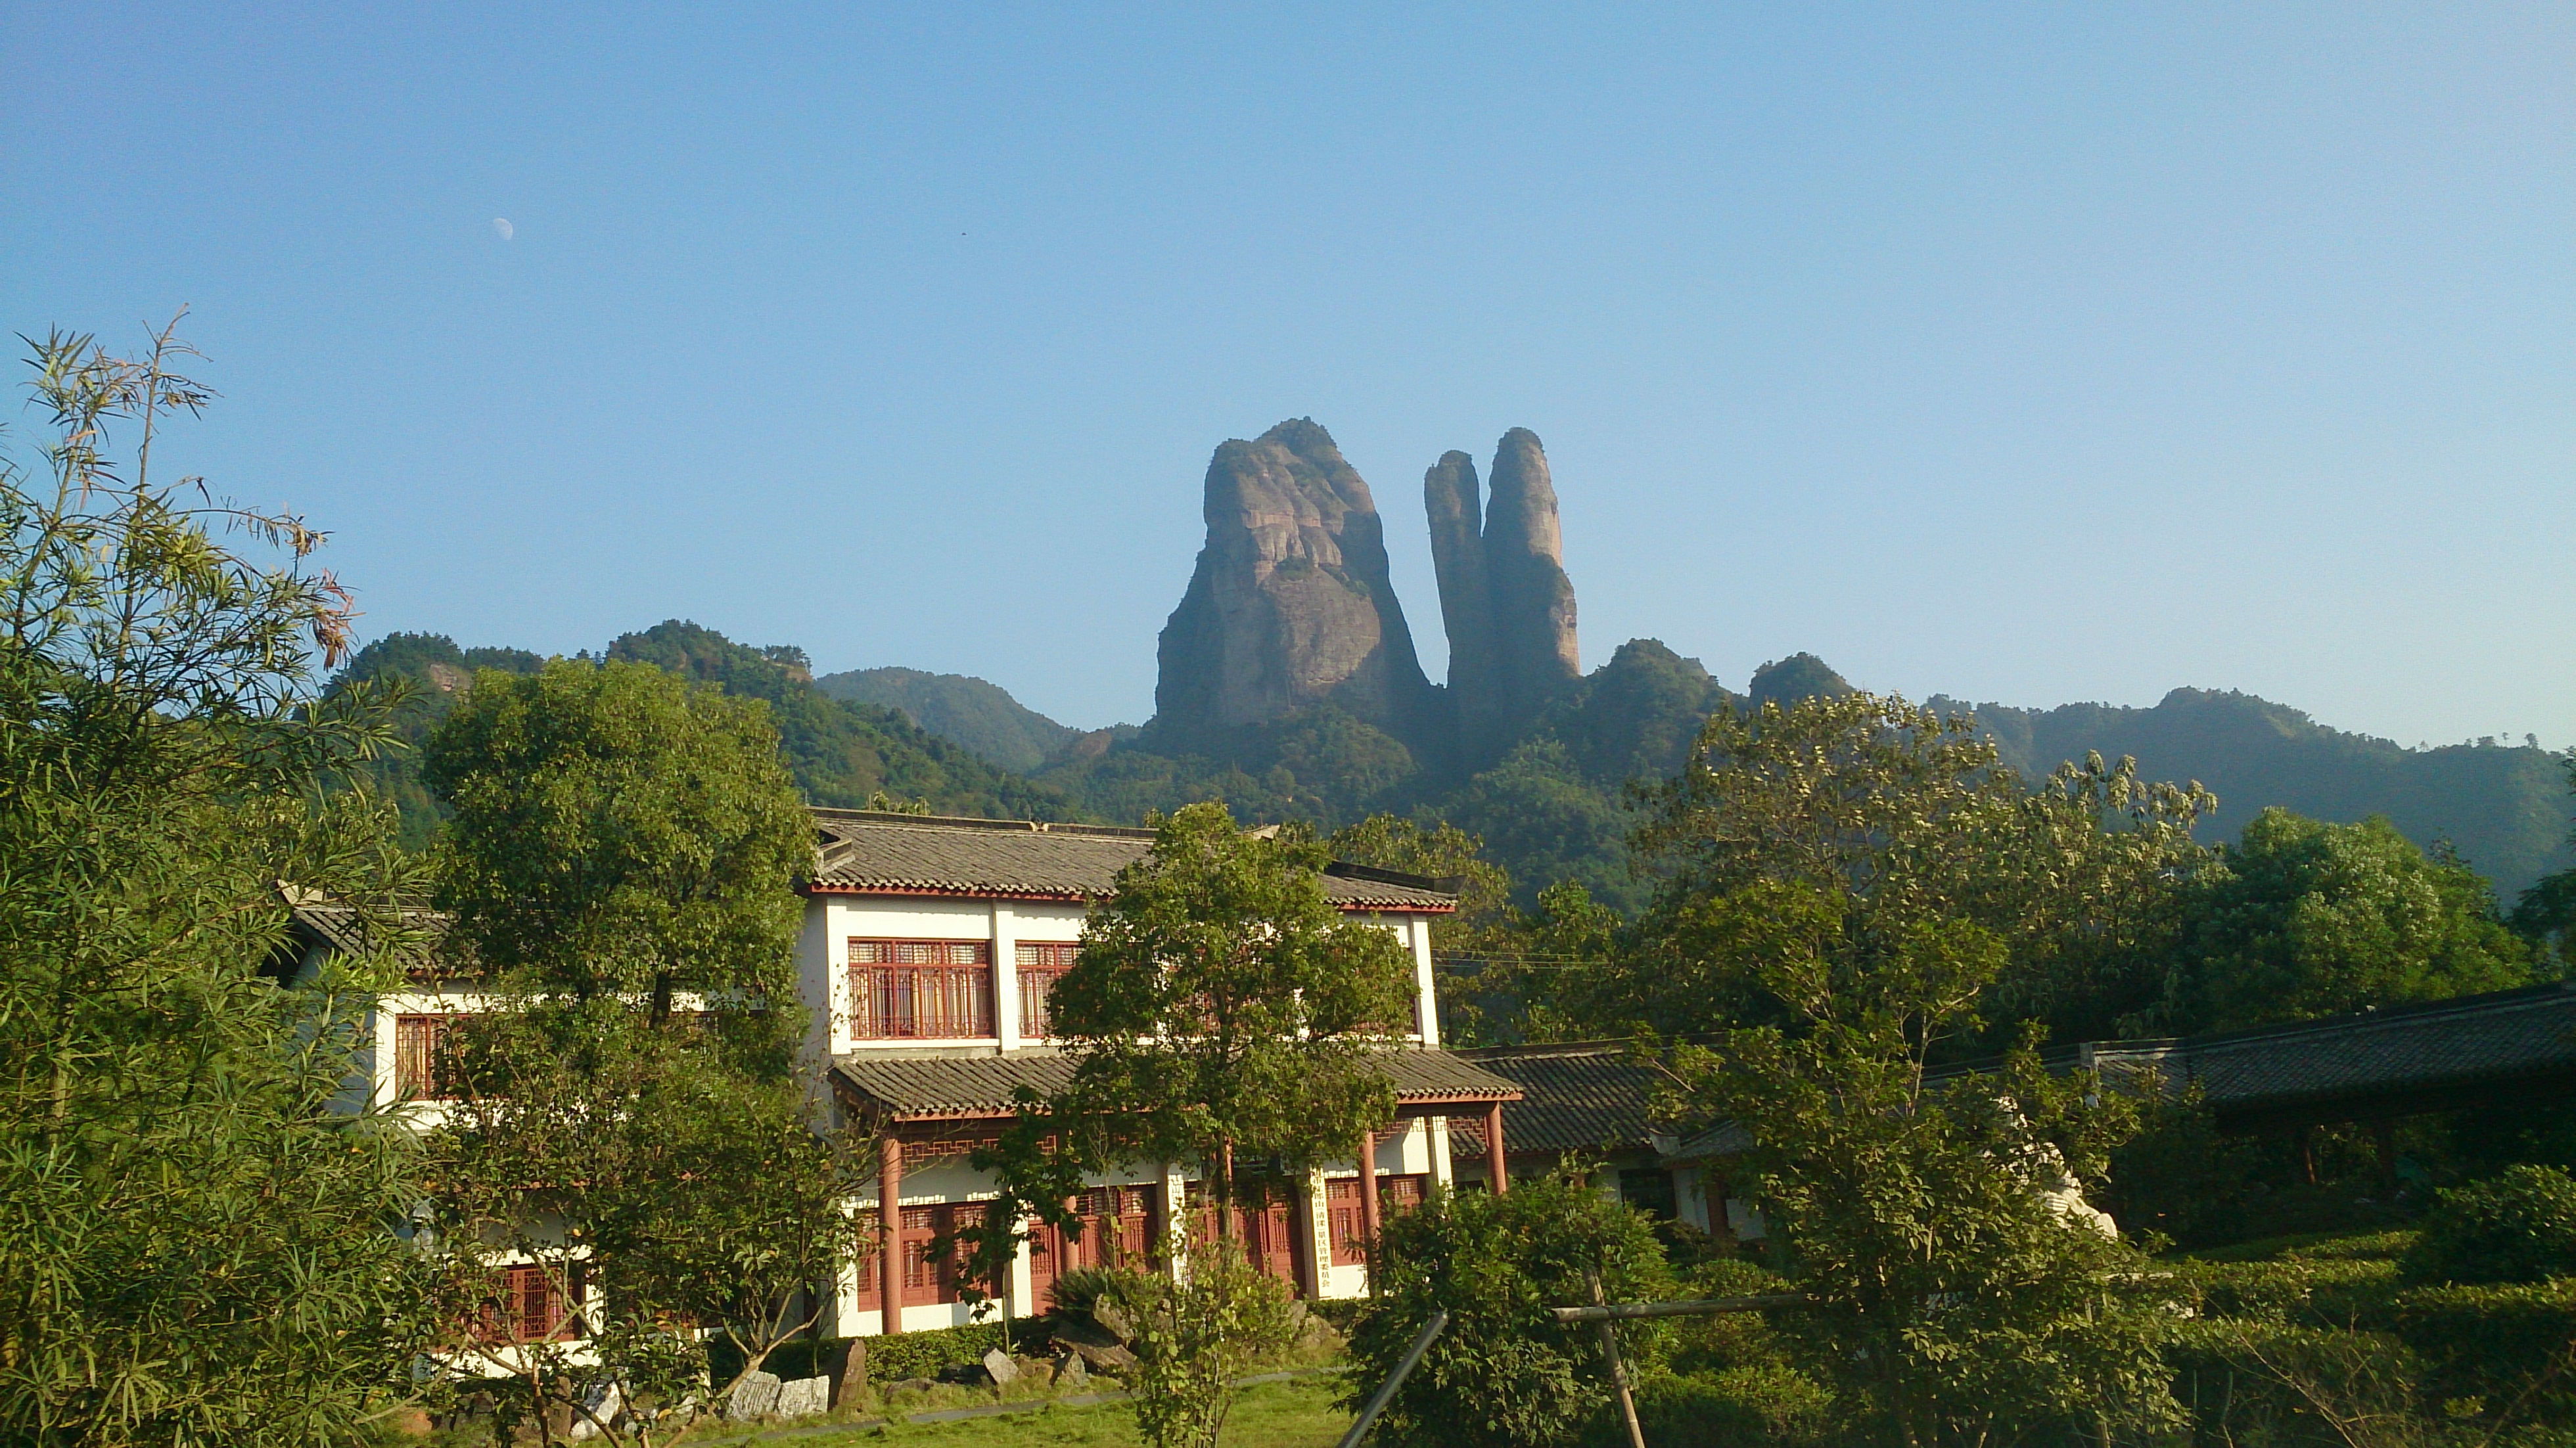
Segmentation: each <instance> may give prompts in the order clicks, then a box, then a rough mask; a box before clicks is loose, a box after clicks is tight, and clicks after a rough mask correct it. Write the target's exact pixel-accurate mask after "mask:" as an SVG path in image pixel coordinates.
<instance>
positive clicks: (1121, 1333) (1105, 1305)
mask: <svg viewBox="0 0 2576 1448" xmlns="http://www.w3.org/2000/svg"><path fill="white" fill-rule="evenodd" d="M1091 1320H1092V1321H1094V1322H1096V1323H1099V1324H1100V1326H1101V1329H1102V1330H1103V1331H1105V1332H1107V1333H1108V1334H1109V1335H1110V1336H1111V1337H1114V1338H1116V1339H1118V1340H1119V1341H1120V1342H1134V1341H1135V1340H1136V1324H1134V1323H1132V1322H1129V1321H1128V1320H1127V1314H1125V1313H1123V1312H1120V1311H1119V1310H1118V1307H1117V1305H1116V1304H1115V1303H1111V1302H1105V1301H1104V1302H1095V1303H1093V1304H1091Z"/></svg>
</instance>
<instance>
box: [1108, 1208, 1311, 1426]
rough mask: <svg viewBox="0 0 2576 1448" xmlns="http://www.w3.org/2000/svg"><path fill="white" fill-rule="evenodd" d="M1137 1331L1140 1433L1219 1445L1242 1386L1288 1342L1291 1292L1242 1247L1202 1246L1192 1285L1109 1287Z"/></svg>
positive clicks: (1193, 1261) (1132, 1280)
mask: <svg viewBox="0 0 2576 1448" xmlns="http://www.w3.org/2000/svg"><path fill="white" fill-rule="evenodd" d="M1104 1290H1106V1291H1107V1293H1108V1294H1109V1297H1110V1300H1111V1301H1113V1302H1115V1303H1116V1304H1117V1305H1118V1307H1119V1309H1120V1310H1121V1311H1122V1312H1124V1313H1125V1314H1126V1315H1127V1318H1128V1321H1129V1322H1130V1323H1131V1324H1132V1325H1133V1326H1134V1327H1135V1329H1136V1340H1135V1344H1134V1346H1135V1351H1136V1357H1137V1366H1136V1369H1135V1371H1134V1372H1132V1373H1131V1374H1129V1375H1128V1383H1129V1386H1131V1387H1132V1388H1133V1389H1134V1390H1135V1393H1136V1429H1137V1432H1138V1433H1139V1434H1140V1435H1141V1436H1142V1437H1143V1438H1144V1440H1145V1441H1146V1442H1147V1443H1148V1444H1151V1445H1154V1448H1216V1437H1217V1433H1218V1430H1220V1429H1222V1428H1223V1427H1224V1426H1225V1416H1226V1410H1227V1409H1228V1408H1229V1407H1231V1406H1232V1405H1233V1397H1234V1387H1233V1384H1234V1380H1235V1379H1236V1378H1238V1377H1241V1376H1242V1375H1243V1374H1244V1373H1245V1372H1246V1371H1248V1370H1249V1369H1250V1368H1251V1366H1252V1365H1253V1363H1255V1362H1257V1361H1259V1360H1260V1359H1261V1358H1262V1357H1264V1356H1266V1355H1268V1354H1270V1353H1274V1352H1277V1351H1278V1350H1279V1349H1281V1348H1283V1347H1286V1346H1287V1345H1288V1335H1289V1323H1288V1288H1287V1285H1286V1284H1285V1283H1282V1282H1280V1281H1279V1280H1278V1279H1277V1278H1275V1277H1271V1276H1269V1275H1267V1274H1265V1273H1261V1272H1256V1271H1254V1270H1253V1268H1252V1266H1251V1264H1249V1263H1247V1262H1246V1261H1244V1259H1243V1256H1242V1250H1241V1247H1240V1245H1239V1244H1237V1243H1234V1242H1229V1241H1222V1240H1220V1241H1215V1242H1209V1243H1205V1244H1202V1245H1200V1246H1198V1247H1194V1248H1192V1249H1191V1251H1190V1257H1189V1280H1188V1281H1186V1282H1174V1281H1172V1280H1171V1279H1169V1278H1166V1277H1153V1276H1148V1275H1146V1274H1144V1273H1142V1272H1122V1273H1118V1274H1115V1275H1114V1276H1113V1277H1112V1278H1111V1280H1110V1281H1109V1282H1108V1283H1107V1284H1106V1286H1105V1289H1104Z"/></svg>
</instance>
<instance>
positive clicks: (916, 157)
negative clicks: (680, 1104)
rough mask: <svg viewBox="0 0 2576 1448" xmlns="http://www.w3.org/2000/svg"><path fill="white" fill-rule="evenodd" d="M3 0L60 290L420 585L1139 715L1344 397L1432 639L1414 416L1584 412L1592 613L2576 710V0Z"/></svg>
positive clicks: (1554, 453) (2419, 725)
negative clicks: (970, 2)
mask: <svg viewBox="0 0 2576 1448" xmlns="http://www.w3.org/2000/svg"><path fill="white" fill-rule="evenodd" d="M6 23H7V26H8V33H9V34H10V36H11V40H10V43H9V44H8V45H7V46H5V47H0V187H5V193H4V194H5V195H6V196H7V197H8V198H10V199H9V203H8V204H7V205H6V206H0V322H5V323H6V325H7V326H8V328H9V329H10V330H12V331H19V332H40V331H42V330H43V329H44V328H46V327H48V326H52V325H56V324H60V325H64V326H69V327H73V328H78V329H83V330H98V331H103V332H105V333H107V334H109V335H110V336H111V337H114V338H117V339H120V340H132V339H135V338H137V337H138V336H139V335H140V332H141V330H142V326H143V324H144V323H145V321H146V320H147V319H159V318H163V317H166V316H167V315H168V314H169V313H170V312H171V311H172V310H173V309H175V308H176V307H177V306H179V305H180V304H181V303H186V304H189V305H190V306H191V307H193V309H194V311H193V314H192V316H191V319H190V321H189V323H188V326H187V334H188V335H189V336H190V337H191V338H193V339H194V340H195V341H196V342H197V343H198V345H199V346H200V347H201V348H203V350H204V351H205V352H206V353H207V354H208V356H209V361H208V363H207V365H206V366H205V368H204V375H205V376H206V377H207V378H208V380H210V381H212V382H213V383H215V385H216V386H218V387H219V388H220V389H221V390H222V391H223V392H224V393H225V399H224V401H223V402H222V403H221V404H220V405H219V406H218V408H217V409H216V410H215V411H214V412H213V413H211V414H210V415H209V417H208V420H207V421H205V422H204V423H202V424H198V425H194V426H192V427H190V428H188V429H186V430H185V431H184V432H183V433H182V434H180V444H179V446H180V450H182V451H184V452H185V453H186V454H187V456H186V459H185V460H186V462H187V464H188V465H189V466H190V467H191V468H192V469H194V470H198V471H203V472H205V473H206V474H208V475H209V477H210V478H211V479H212V481H213V483H214V485H215V486H216V487H217V488H219V489H221V490H223V491H227V492H230V493H233V494H236V495H239V496H242V497H245V498H249V499H254V500H258V501H271V502H276V501H282V502H287V503H291V504H292V505H294V506H295V507H297V508H298V509H300V510H302V511H303V512H304V513H306V514H307V515H308V516H309V517H310V518H311V519H312V520H313V521H314V522H315V523H316V524H318V525H320V526H322V527H325V528H327V529H329V530H331V531H332V532H333V534H334V542H333V546H332V549H331V559H332V561H333V563H334V564H335V565H336V566H337V567H338V569H339V570H340V571H341V573H342V575H343V576H344V577H345V578H346V579H347V580H348V581H349V582H351V583H352V584H354V585H355V586H356V588H357V589H358V591H359V595H360V598H361V601H362V604H363V606H364V607H365V608H366V609H367V610H368V619H367V623H368V627H369V628H370V630H371V631H373V632H382V631H387V630H392V629H426V630H433V631H438V632H445V633H450V634H453V635H454V636H455V637H456V638H457V639H458V640H459V641H460V642H464V643H467V644H474V643H512V644H518V645H522V646H527V647H534V648H538V649H543V650H551V651H566V652H569V651H571V650H574V649H577V648H581V647H585V646H596V645H598V644H600V643H602V642H604V641H605V640H606V639H607V638H609V637H610V636H612V635H614V634H616V633H618V632H621V631H624V630H626V629H630V628H638V627H642V626H645V625H648V624H650V623H653V622H655V621H657V620H659V619H662V618H665V617H672V616H681V617H689V618H694V619H696V620H698V621H700V622H702V623H706V624H708V625H711V626H713V627H716V628H720V629H722V630H724V631H725V632H727V633H728V634H731V635H733V636H734V637H736V638H738V639H741V640H743V641H745V642H750V643H763V644H765V643H778V642H793V643H798V644H801V645H803V646H804V647H805V648H806V649H807V650H808V651H810V652H811V654H812V655H813V657H814V660H815V662H816V665H817V667H818V668H823V669H842V668H854V667H863V666H869V665H876V664H906V665H910V666H913V667H918V668H927V669H937V670H951V671H957V672H964V673H972V674H979V675H982V676H984V677H986V678H989V679H992V680H994V681H995V682H997V683H1000V684H1002V685H1004V686H1005V687H1007V688H1010V689H1011V690H1013V691H1014V692H1016V693H1017V694H1019V695H1020V697H1021V698H1022V699H1023V700H1024V701H1026V702H1028V703H1029V704H1031V705H1032V706H1034V707H1037V708H1040V709H1043V710H1046V711H1047V712H1049V713H1052V714H1055V715H1057V716H1058V717H1061V718H1063V719H1065V720H1067V721H1068V722H1072V723H1076V724H1083V725H1093V724H1101V723H1107V722H1110V721H1112V720H1119V719H1126V720H1137V719H1141V718H1143V717H1144V716H1145V715H1146V714H1148V713H1149V712H1150V711H1151V707H1152V689H1153V676H1154V636H1155V633H1156V631H1157V630H1158V629H1159V628H1160V627H1161V626H1162V622H1163V619H1164V617H1165V616H1166V615H1167V614H1168V613H1169V611H1170V609H1171V607H1172V605H1173V604H1174V603H1175V602H1177V601H1178V599H1179V597H1180V593H1181V589H1182V586H1183V585H1184V583H1185V582H1186V581H1187V579H1188V575H1189V571H1190V566H1191V560H1192V557H1193V554H1194V552H1195V550H1196V548H1197V545H1198V541H1199V534H1200V526H1201V525H1200V521H1199V512H1198V502H1199V485H1200V479H1201V476H1202V473H1203V471H1204V469H1205V467H1206V463H1207V457H1208V453H1209V451H1210V450H1211V449H1212V448H1213V447H1214V445H1215V444H1216V443H1217V442H1218V441H1220V440H1221V439H1224V438H1227V437H1249V436H1252V435H1254V434H1257V433H1258V432H1260V431H1261V430H1262V429H1264V428H1266V427H1268V426H1269V425H1270V424H1272V423H1274V422H1277V421H1278V420H1280V419H1281V418H1284V417H1292V416H1305V415H1311V416H1313V417H1314V418H1315V419H1316V420H1318V421H1320V422H1322V423H1324V424H1325V425H1326V426H1327V427H1329V428H1330V429H1331V430H1332V431H1333V433H1334V435H1335V436H1336V437H1337V438H1338V439H1339V440H1340V441H1341V444H1342V447H1343V450H1344V452H1345V453H1346V454H1347V455H1348V456H1349V457H1350V458H1351V460H1352V461H1353V463H1354V464H1356V465H1357V466H1358V468H1359V469H1360V471H1361V472H1362V473H1363V474H1364V475H1365V476H1367V478H1368V479H1369V481H1370V482H1371V484H1372V485H1373V486H1374V488H1375V489H1376V492H1377V496H1378V500H1379V506H1380V508H1381V510H1382V511H1383V512H1384V513H1385V514H1386V516H1387V520H1388V533H1389V537H1390V542H1391V545H1392V547H1393V549H1394V551H1395V555H1396V557H1395V562H1396V571H1397V582H1398V586H1399V589H1400V591H1401V592H1402V594H1403V598H1404V602H1405V604H1406V607H1407V609H1408V612H1409V613H1410V615H1411V617H1412V619H1413V621H1414V626H1415V630H1416V635H1417V639H1418V641H1419V642H1420V644H1421V646H1422V649H1423V652H1424V654H1425V658H1426V661H1427V662H1429V663H1430V664H1431V666H1432V668H1433V670H1434V674H1435V677H1436V676H1437V672H1438V668H1439V660H1440V659H1441V658H1442V657H1443V652H1444V651H1443V649H1442V647H1441V644H1440V640H1439V637H1438V627H1437V620H1438V606H1437V599H1436V597H1435V595H1434V593H1433V590H1432V587H1431V580H1430V565H1429V553H1428V548H1427V545H1426V542H1425V539H1424V536H1423V521H1422V511H1421V491H1420V479H1421V476H1422V470H1423V469H1424V468H1425V467H1427V466H1428V465H1429V464H1430V463H1431V462H1432V460H1433V459H1434V458H1436V457H1437V456H1438V455H1439V454H1440V453H1441V452H1442V451H1443V450H1444V449H1447V448H1452V447H1463V448H1467V449H1470V450H1471V451H1474V452H1476V453H1477V454H1478V455H1479V457H1480V458H1482V457H1484V456H1488V455H1490V453H1491V450H1492V447H1493V443H1494V440H1495V438H1496V437H1497V436H1498V435H1500V434H1501V433H1502V432H1503V430H1504V429H1506V428H1508V427H1513V426H1526V427H1530V428H1533V429H1535V430H1536V431H1537V432H1538V433H1539V434H1540V436H1541V437H1542V438H1544V439H1545V441H1546V444H1547V447H1548V451H1549V455H1550V457H1551V459H1552V461H1553V464H1554V467H1555V472H1556V477H1557V483H1558V489H1559V493H1560V495H1561V497H1562V499H1563V506H1564V516H1565V523H1566V538H1567V567H1568V571H1569V572H1570V573H1571V574H1572V575H1573V578H1574V581H1575V587H1576V589H1577V592H1578V595H1579V597H1580V600H1581V607H1582V631H1583V639H1584V655H1585V663H1586V665H1587V666H1590V665H1593V664H1597V663H1598V662H1600V661H1601V660H1603V659H1606V658H1607V657H1608V656H1609V653H1610V651H1611V649H1612V648H1613V647H1615V646H1616V645H1617V644H1618V643H1619V641H1621V640H1623V639H1626V638H1629V637H1633V636H1640V635H1646V636H1654V637H1659V638H1661V639H1663V640H1665V641H1666V642H1667V643H1669V644H1671V645H1672V646H1673V647H1675V648H1677V649H1679V650H1681V651H1682V652H1684V653H1687V654H1693V655H1696V656H1698V657H1699V658H1701V659H1703V660H1704V661H1705V662H1706V663H1707V664H1708V666H1709V667H1710V668H1711V669H1712V670H1713V671H1714V672H1715V673H1716V674H1717V675H1718V677H1719V678H1720V679H1721V680H1724V681H1726V682H1728V683H1731V684H1736V685H1741V684H1742V682H1743V681H1744V679H1745V678H1746V676H1747V675H1748V674H1749V673H1750V672H1751V670H1752V669H1753V668H1754V667H1755V666H1756V665H1758V664H1760V663H1761V662H1763V661H1764V660H1766V659H1770V658H1775V657H1779V656H1782V655H1785V654H1788V653H1791V652H1794V651H1797V650H1800V649H1807V650H1812V651H1814V652H1816V653H1818V654H1821V655H1823V656H1824V657H1825V658H1826V659H1827V660H1829V661H1830V662H1832V663H1833V664H1835V665H1836V666H1837V667H1839V668H1840V669H1842V671H1843V672H1844V673H1846V674H1847V675H1849V676H1850V677H1852V678H1853V679H1854V680H1855V681H1857V682H1860V683H1862V684H1864V685H1867V686H1871V687H1877V688H1882V689H1893V690H1898V691H1902V692H1906V693H1909V694H1913V695H1917V696H1920V695H1923V694H1928V693H1934V692H1946V693H1949V694H1953V695H1958V696H1962V697H1968V698H1973V699H1992V700H1999V701H2002V702H2007V703H2014V704H2030V705H2045V704H2055V703H2060V702H2065V701H2070V700H2079V699H2098V700H2105V701H2110V702H2118V703H2152V702H2153V701H2154V700H2156V699H2157V698H2158V697H2160V696H2161V695H2162V694H2163V693H2164V691H2165V690H2167V689H2168V688H2171V687H2174V686H2176V685H2194V686H2201V687H2223V688H2241V689H2245V690H2248V691H2251V692H2255V693H2259V694H2263V695H2265V696H2267V697H2270V698H2273V699H2277V700H2280V701H2283V702H2287V703H2291V704H2295V705H2298V706H2299V707H2302V708H2305V709H2308V710H2309V711H2311V712H2312V713H2314V714H2315V715H2316V716H2317V717H2318V718H2319V719H2321V720H2322V721H2324V722H2327V723H2331V724H2335V725H2338V726H2341V727H2345V728H2352V729H2360V730H2365V731H2368V732H2371V733H2376V734H2382V735H2386V736H2389V737H2392V738H2396V739H2398V740H2400V741H2402V742H2406V743H2410V744H2411V743H2415V742H2417V741H2418V740H2432V741H2434V742H2449V741H2457V740H2460V739H2463V738H2468V737H2472V736H2477V735H2484V734H2498V735H2503V736H2505V737H2507V738H2508V739H2512V740H2517V741H2518V740H2519V739H2520V738H2521V737H2522V736H2523V735H2524V734H2525V733H2526V732H2528V733H2533V734H2537V735H2538V736H2539V737H2540V738H2541V739H2542V741H2543V742H2545V743H2548V744H2550V745H2552V746H2553V747H2555V746H2564V745H2567V744H2570V743H2576V551H2571V543H2576V407H2572V406H2571V403H2576V387H2571V383H2572V382H2576V366H2571V361H2576V358H2571V343H2572V342H2576V250H2571V245H2570V243H2571V240H2576V234H2571V206H2570V203H2571V200H2576V187H2571V166H2570V162H2571V153H2572V152H2576V145H2571V141H2576V126H2571V112H2576V87H2570V86H2569V85H2568V84H2567V77H2568V76H2569V75H2570V74H2571V73H2576V70H2571V62H2576V10H2570V9H2569V8H2567V7H2565V6H2563V5H2543V4H2533V5H2523V6H2479V5H2466V4H2463V5H2444V6H2416V7H2408V8H2388V9H2379V8H2371V7H2364V6H2343V7H2335V8H2306V7H2299V6H2293V5H2274V6H2263V7H2223V8H2222V7H2208V8H2195V7H2189V6H2178V5H2159V6H2152V7H2149V6H2140V7H2127V8H2124V7H2118V6H2111V5H2100V6H2077V7H2068V6H2047V7H2029V8H2014V7H1979V8H1969V7H1929V6H1926V7H1892V6H1889V7H1882V6H1845V7H1834V6H1798V7H1787V6H1783V7H1778V8H1776V9H1767V10H1764V9H1749V8H1723V7H1719V6H1713V5H1694V6H1687V7H1678V8H1672V9H1651V8H1644V7H1636V8H1625V9H1618V10H1613V9H1611V8H1609V7H1580V8H1577V7H1565V8H1554V9H1548V8H1513V7H1503V6H1474V7H1467V6H1459V7H1429V6H1386V5H1375V6H1359V7H1350V8H1346V9H1328V8H1324V7H1299V8H1293V9H1285V8H1283V9H1267V10H1265V9H1252V8H1243V7H1216V6H1186V7H1184V6H1175V7H1172V8H1169V9H1161V10H1157V9H1142V8H1114V7H1109V6H1093V5H1086V6H1063V7H1053V8H1035V9H1007V8H995V7H983V8H969V7H922V8H919V9H915V10H893V9H885V8H870V7H853V6H830V7H816V8H812V9H797V8H792V7H788V6H758V7H750V6H738V7H706V8H703V9H696V10H683V9H656V8H652V7H645V6H632V5H625V6H614V7H600V8H597V9H590V10H582V9H578V8H574V7H568V6H552V5H548V6H529V5H513V6H506V7H476V6H469V5H462V4H457V5H445V6H439V7H399V8H397V7H367V6H358V5H345V4H344V5H330V6H314V7H311V8H308V9H290V8H285V7H260V6H244V7H212V8H209V7H181V6H149V7H145V6H115V5H103V4H91V5H79V6H72V5H63V6H46V5H25V4H13V5H11V6H10V7H9V9H8V16H7V22H6ZM496 218H506V219H507V220H508V222H509V223H510V230H511V232H512V235H511V236H510V238H508V239H504V237H503V236H502V234H501V229H500V228H497V227H496V226H495V224H494V223H495V220H496ZM9 416H10V418H11V427H12V429H13V431H16V432H17V433H18V435H19V436H21V437H22V438H23V437H24V436H25V431H24V429H25V428H26V426H27V425H29V424H31V423H32V422H33V419H32V418H28V417H25V416H23V415H21V414H19V413H17V412H16V410H15V409H12V410H11V411H10V413H9Z"/></svg>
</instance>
